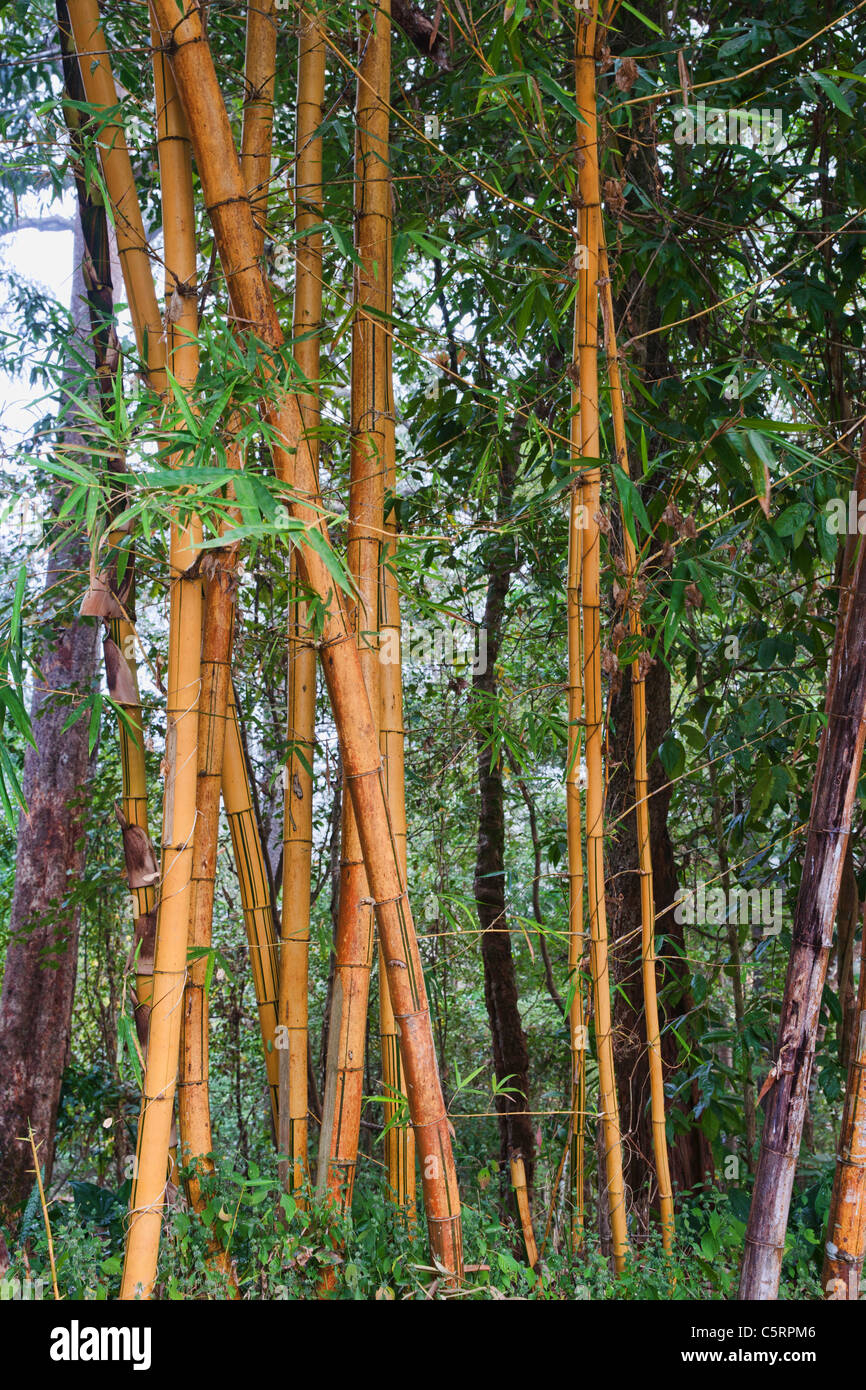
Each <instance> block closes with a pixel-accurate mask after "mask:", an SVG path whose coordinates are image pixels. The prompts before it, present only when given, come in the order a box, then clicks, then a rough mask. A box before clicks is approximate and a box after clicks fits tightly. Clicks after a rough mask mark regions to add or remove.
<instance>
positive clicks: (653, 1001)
mask: <svg viewBox="0 0 866 1390" xmlns="http://www.w3.org/2000/svg"><path fill="white" fill-rule="evenodd" d="M599 220H600V240H599V264H598V269H599V286H600V289H601V307H602V318H603V321H604V327H605V342H606V347H607V369H608V380H609V382H610V406H611V414H612V416H613V438H614V448H615V449H616V461H617V463H618V464H619V466H620V468H621V469H622V470H623V472H624V473H625V474H626V475H628V473H629V465H628V441H627V437H626V431H625V406H624V403H623V393H622V378H621V374H620V367H619V355H618V352H617V345H616V324H615V322H614V315H613V292H612V290H611V283H610V268H609V266H608V260H607V246H606V245H605V239H604V225H603V221H602V220H601V219H599ZM622 534H623V546H624V549H625V564H626V574H627V577H628V592H629V598H628V611H629V628H630V631H631V634H632V636H633V637H635V638H639V637H640V636H641V634H642V631H643V627H642V623H641V615H640V606H639V603H638V600H637V595H636V592H635V581H636V578H637V554H636V550H635V544H634V541H633V540H632V538H631V535H630V534H629V530H628V527H627V525H626V522H625V516H623V523H622ZM646 669H647V663H646V660H645V658H644V657H643V654H639V655H638V657H637V658H636V659H635V661H634V662H633V663H632V668H631V689H632V716H633V725H634V790H635V818H636V822H637V847H638V871H639V873H640V912H641V961H642V972H643V992H644V1017H645V1020H646V1040H647V1053H648V1060H649V1077H650V1108H651V1116H652V1136H653V1154H654V1157H655V1165H656V1181H657V1183H658V1190H659V1211H660V1215H661V1223H662V1244H663V1246H664V1249H665V1250H667V1251H670V1250H671V1249H672V1246H673V1237H674V1198H673V1188H672V1186H671V1173H670V1162H669V1159H668V1143H667V1130H666V1126H665V1089H664V1075H663V1071H662V1050H661V1033H660V1030H659V1009H658V997H657V989H656V952H655V897H654V894H653V869H652V853H651V850H650V823H649V779H648V775H647V714H646Z"/></svg>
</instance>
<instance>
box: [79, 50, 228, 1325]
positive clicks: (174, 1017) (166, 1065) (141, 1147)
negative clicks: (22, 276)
mask: <svg viewBox="0 0 866 1390" xmlns="http://www.w3.org/2000/svg"><path fill="white" fill-rule="evenodd" d="M84 61H85V62H86V60H84ZM154 80H155V86H156V108H157V138H158V149H159V161H160V181H161V185H162V193H163V230H164V237H165V263H166V299H167V302H168V303H172V304H173V305H174V308H173V311H172V314H171V315H167V316H166V338H167V345H168V354H167V355H168V362H169V365H170V367H171V371H172V373H173V375H174V377H175V379H176V381H177V383H178V386H179V388H180V389H181V390H188V389H190V388H191V387H192V386H193V385H194V383H195V379H196V375H197V371H198V347H197V343H196V333H197V328H198V324H197V311H196V257H195V236H194V227H195V215H194V213H195V210H194V206H193V196H192V159H191V150H190V145H189V136H188V133H187V131H186V121H185V119H184V116H183V111H182V109H181V106H180V102H179V101H178V99H177V93H176V91H175V88H174V82H173V79H172V77H171V72H170V69H169V67H168V63H167V61H166V60H165V58H164V56H163V54H162V53H161V52H160V51H158V49H156V47H155V51H154ZM178 301H179V303H178ZM200 540H201V532H200V526H198V525H197V524H190V525H188V526H186V527H184V528H180V527H179V526H178V525H176V524H175V523H172V526H171V540H170V549H169V569H170V576H171V597H170V612H169V652H168V692H167V698H166V751H165V769H166V772H165V800H164V813H163V877H162V884H161V890H160V900H159V909H158V917H157V933H156V953H155V961H154V976H153V1003H152V1007H151V1013H150V1034H149V1042H148V1053H147V1067H146V1071H145V1082H144V1095H143V1096H142V1110H141V1119H140V1122H139V1131H138V1144H137V1149H136V1174H135V1177H134V1179H133V1184H132V1193H131V1197H130V1213H129V1224H128V1227H127V1235H126V1258H125V1260H124V1267H123V1279H122V1283H121V1292H120V1296H121V1298H122V1299H131V1298H136V1297H141V1298H149V1297H150V1295H151V1292H152V1289H153V1284H154V1281H155V1279H156V1265H157V1256H158V1252H159V1236H160V1226H161V1219H162V1206H163V1200H164V1192H165V1181H166V1168H167V1163H168V1153H169V1141H170V1134H171V1124H172V1114H173V1107H174V1095H175V1088H176V1083H177V1075H178V1062H179V1052H180V1032H181V1019H182V1004H183V990H184V985H185V980H186V959H187V936H188V930H189V921H190V908H191V898H192V846H193V834H194V827H195V818H196V782H197V744H198V695H199V677H200V666H199V661H200V650H201V620H202V598H201V585H200V582H199V580H198V579H197V578H196V577H192V576H191V572H192V575H194V571H193V566H194V564H195V561H196V559H197V558H198V556H199V555H200V553H201V552H200V549H199V544H200Z"/></svg>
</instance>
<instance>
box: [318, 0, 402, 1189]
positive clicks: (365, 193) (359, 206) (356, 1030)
mask: <svg viewBox="0 0 866 1390" xmlns="http://www.w3.org/2000/svg"><path fill="white" fill-rule="evenodd" d="M361 53H362V57H361V60H360V65H359V78H358V84H357V102H356V118H355V238H356V248H357V252H358V264H356V267H355V278H354V305H355V314H354V319H353V324H352V384H351V451H350V452H351V465H350V479H349V523H348V539H347V547H346V549H347V559H348V568H349V572H350V574H351V575H352V578H353V579H354V580H355V582H356V584H357V590H358V594H357V602H356V603H354V604H353V605H352V606H351V610H350V611H351V614H352V619H353V623H354V627H355V637H356V641H357V643H358V648H359V651H360V656H361V670H362V673H363V680H364V685H365V687H366V690H367V696H368V699H369V702H370V710H371V715H372V721H373V723H374V725H376V726H378V721H379V714H380V669H381V667H380V661H379V616H380V615H379V569H380V563H381V547H382V538H383V533H384V511H385V469H386V461H387V441H386V434H385V428H386V422H387V416H388V409H389V404H390V400H389V392H388V389H387V374H388V373H387V368H388V344H389V336H388V325H387V323H384V322H383V321H382V317H381V316H382V315H383V314H386V313H387V312H388V302H389V283H390V275H389V264H388V255H389V249H390V221H391V181H390V174H389V169H388V101H389V95H390V81H391V25H390V9H389V0H385V3H384V4H379V5H377V6H376V8H375V9H374V10H373V13H372V16H370V17H367V16H366V15H365V16H364V17H363V19H362V21H361ZM370 311H372V312H370ZM348 791H349V787H348V784H347V786H346V792H347V794H346V795H345V796H344V799H343V837H342V855H341V863H340V900H339V911H338V918H337V936H336V945H335V956H336V964H335V969H334V990H333V998H332V1005H331V1038H332V1040H333V1046H332V1047H330V1048H329V1057H328V1062H327V1067H326V1073H325V1096H324V1102H323V1110H322V1135H321V1145H322V1148H321V1150H320V1158H319V1174H318V1183H319V1187H320V1189H321V1190H322V1191H326V1190H330V1192H331V1193H332V1194H333V1195H334V1196H335V1197H336V1196H337V1195H339V1196H340V1199H341V1201H342V1203H343V1205H344V1206H346V1207H348V1206H351V1202H352V1193H353V1188H354V1181H355V1171H356V1167H357V1159H358V1140H359V1135H360V1126H361V1108H362V1091H363V1079H364V1044H365V1038H366V1031H367V1004H368V1001H369V990H370V973H371V969H372V959H373V927H374V916H373V903H372V897H371V894H370V890H369V887H368V883H367V874H366V869H365V866H364V855H363V852H362V847H361V838H360V835H359V832H358V824H357V820H356V817H355V812H354V809H353V806H352V801H351V799H350V796H349V795H348ZM392 842H393V826H392Z"/></svg>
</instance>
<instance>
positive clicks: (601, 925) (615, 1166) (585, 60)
mask: <svg viewBox="0 0 866 1390" xmlns="http://www.w3.org/2000/svg"><path fill="white" fill-rule="evenodd" d="M576 20H577V27H576V36H575V92H576V101H577V109H578V111H579V112H580V115H581V117H582V120H581V121H579V122H578V125H577V145H578V151H577V163H578V186H579V192H580V213H579V242H580V245H581V247H582V251H583V257H584V264H583V267H582V268H581V271H580V280H579V285H578V305H577V307H578V313H577V319H576V335H575V336H576V340H577V341H576V352H575V360H576V363H577V377H578V390H579V395H580V454H581V459H582V460H583V459H588V460H598V459H599V413H598V246H599V225H600V219H601V199H600V192H599V170H598V125H597V115H596V89H595V39H596V28H597V20H598V0H591V4H590V7H589V9H587V10H583V9H578V10H577V11H576ZM583 505H584V511H583V512H582V513H581V515H580V518H579V520H580V525H581V528H582V537H581V541H582V552H583V564H582V576H581V609H582V615H583V686H584V699H585V710H586V715H585V719H586V778H587V785H586V869H587V889H588V899H589V901H588V909H589V931H590V960H591V966H592V983H593V998H594V1005H595V1038H596V1048H597V1053H598V1076H599V1109H600V1112H601V1123H602V1138H603V1144H604V1157H605V1169H606V1176H607V1196H608V1205H609V1209H610V1227H611V1238H612V1246H613V1259H614V1265H615V1268H616V1270H617V1272H620V1271H621V1270H622V1269H623V1268H624V1266H625V1258H626V1254H627V1251H628V1235H627V1223H626V1207H625V1190H624V1184H623V1171H622V1137H621V1134H620V1126H619V1108H618V1104H617V1095H616V1082H615V1079H614V1061H613V1036H612V1025H611V1002H610V965H609V959H608V940H607V913H606V908H605V896H604V895H605V880H604V799H605V797H604V768H603V762H602V732H603V731H602V723H603V718H604V707H603V704H602V691H601V623H600V607H601V603H600V583H599V573H600V563H599V562H600V555H599V552H600V529H599V524H598V514H599V509H600V506H601V468H600V466H599V464H598V462H595V463H590V464H589V466H588V468H587V469H586V472H585V480H584V486H583Z"/></svg>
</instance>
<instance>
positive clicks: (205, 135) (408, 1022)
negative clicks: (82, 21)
mask: <svg viewBox="0 0 866 1390" xmlns="http://www.w3.org/2000/svg"><path fill="white" fill-rule="evenodd" d="M154 4H155V9H156V11H157V13H158V16H159V19H160V23H161V26H162V28H163V29H164V31H165V32H169V31H170V32H171V35H172V38H171V42H170V50H169V51H170V59H171V63H172V68H173V71H174V74H175V79H176V82H177V86H178V91H179V93H180V96H181V100H182V101H183V103H184V108H185V111H186V114H187V119H188V122H189V128H190V132H191V135H192V140H193V146H194V149H195V154H196V164H197V166H198V170H199V175H200V178H201V180H202V188H203V193H204V200H205V206H206V209H207V211H208V214H209V216H210V219H211V223H212V226H213V229H214V236H215V240H216V245H217V249H218V252H219V256H220V260H221V262H222V267H223V273H224V275H225V277H226V282H227V285H228V289H229V297H230V301H231V305H232V311H233V314H234V316H235V318H237V319H238V320H239V321H240V322H243V323H244V324H245V326H247V328H248V330H249V331H251V332H253V333H255V334H256V337H257V338H258V340H259V341H260V342H263V343H265V344H267V345H268V346H269V347H270V348H271V349H272V350H273V351H279V349H280V348H281V347H282V345H283V336H282V333H281V331H280V327H279V323H278V321H277V317H276V312H275V309H274V305H273V300H272V298H271V295H270V291H269V289H268V286H267V283H266V281H265V279H264V276H263V273H262V270H261V266H260V265H259V264H258V260H257V257H256V255H255V237H254V228H253V221H252V215H251V213H250V207H249V202H248V201H247V198H246V196H245V192H244V187H243V181H242V177H241V172H240V166H239V163H238V158H237V153H236V150H235V148H234V142H233V139H232V133H231V127H230V125H229V119H228V113H227V111H226V108H225V103H224V102H223V99H222V93H221V92H220V88H219V83H218V82H217V78H216V72H215V70H214V65H213V59H212V57H211V53H210V49H209V46H208V44H207V40H206V38H205V35H204V33H203V29H202V22H201V12H200V9H199V6H198V5H197V4H195V3H187V7H186V9H185V12H184V13H183V15H182V16H180V17H179V15H178V10H177V7H176V5H175V4H174V0H154ZM260 363H261V366H262V369H263V372H264V374H265V377H266V390H265V391H264V392H263V395H262V398H261V402H260V404H261V409H262V411H263V414H264V415H265V418H266V420H267V421H268V423H269V425H270V426H271V430H272V437H271V440H270V446H271V452H272V455H273V458H274V463H275V467H276V470H277V473H278V476H279V477H280V478H281V479H282V480H283V481H284V483H285V484H286V486H287V502H288V505H289V508H290V511H291V514H292V516H293V518H295V519H296V520H300V521H301V522H302V523H303V525H304V527H305V535H304V539H303V541H302V544H301V551H300V555H301V566H302V574H303V575H304V577H305V578H306V581H307V583H308V585H309V587H310V588H311V590H313V592H314V593H315V594H316V595H317V596H318V597H319V599H320V600H321V602H322V604H323V609H324V619H323V635H322V639H321V653H322V667H323V671H324V674H325V680H326V683H327V686H328V691H329V695H330V698H331V704H332V707H333V710H334V719H335V723H336V725H337V730H338V733H339V736H340V740H341V746H342V755H343V759H344V767H345V768H346V771H347V780H348V782H349V786H350V791H351V796H352V801H353V805H354V809H355V815H356V818H357V822H358V828H359V832H360V838H361V844H362V849H363V853H364V861H365V864H366V868H367V875H368V878H369V883H370V892H371V896H372V897H373V898H374V899H375V910H376V916H377V920H378V923H379V930H380V933H381V937H382V941H383V944H384V947H385V952H386V957H387V969H388V976H389V982H390V986H391V998H392V1002H393V1004H394V1012H395V1015H396V1017H397V1020H398V1023H399V1025H400V1029H401V1042H402V1048H403V1062H404V1066H405V1069H406V1081H407V1093H408V1097H409V1106H410V1113H411V1114H412V1121H413V1124H414V1126H415V1132H416V1140H417V1143H418V1147H419V1151H420V1156H421V1170H422V1182H423V1184H424V1195H425V1199H426V1208H427V1220H428V1226H429V1229H430V1238H431V1245H432V1248H433V1251H434V1252H435V1254H436V1257H437V1258H438V1259H439V1261H440V1263H441V1264H442V1265H443V1267H444V1268H445V1269H447V1270H448V1271H450V1272H453V1273H454V1274H455V1275H458V1274H459V1273H460V1272H461V1270H462V1250H461V1238H460V1232H461V1225H460V1214H459V1212H460V1208H459V1197H458V1190H457V1180H456V1169H455V1166H454V1158H453V1153H452V1148H451V1136H450V1130H449V1123H448V1118H447V1114H446V1111H445V1103H444V1097H443V1094H442V1087H441V1083H440V1080H439V1071H438V1066H437V1063H436V1053H435V1047H434V1043H433V1031H432V1025H431V1021H430V1011H429V1007H428V1003H427V995H426V989H425V985H424V976H423V971H422V968H421V959H420V954H419V951H418V943H417V937H416V934H415V928H414V923H413V921H412V915H411V910H410V907H409V901H408V894H407V892H406V888H405V884H404V883H403V880H402V875H401V873H400V869H399V864H398V861H397V854H396V847H395V844H394V839H393V833H392V829H391V824H390V818H389V813H388V802H387V795H386V792H385V786H384V779H383V776H382V768H381V757H380V753H379V745H378V737H377V732H376V722H375V721H374V719H373V716H372V712H371V709H370V701H369V698H368V696H367V692H366V688H365V685H364V680H363V676H362V673H361V666H360V654H359V652H358V649H357V646H356V643H355V641H354V639H353V637H352V634H351V632H350V630H349V628H348V625H347V622H346V615H345V610H344V607H343V603H342V599H341V596H340V594H339V593H338V592H336V591H335V587H334V582H333V579H332V577H331V573H330V570H329V568H328V564H327V563H326V560H325V558H324V557H323V555H322V553H321V547H322V546H323V545H327V543H328V537H327V528H326V526H325V523H324V519H323V510H322V502H321V497H320V494H319V490H318V486H317V482H316V478H315V474H314V470H313V469H312V467H311V465H310V461H309V457H308V453H307V451H306V449H305V448H304V447H303V425H302V419H301V415H300V411H299V408H298V404H297V401H296V399H295V397H294V396H293V395H292V394H290V393H289V391H288V390H287V388H286V385H285V384H284V380H283V374H282V370H281V369H279V368H278V366H277V363H275V362H274V361H272V360H271V359H270V358H269V357H268V356H267V355H266V354H264V353H263V354H261V357H260ZM289 489H290V491H289ZM317 547H318V548H317Z"/></svg>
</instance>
